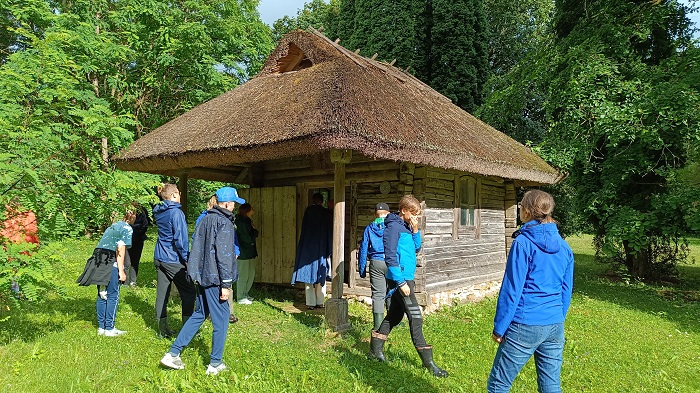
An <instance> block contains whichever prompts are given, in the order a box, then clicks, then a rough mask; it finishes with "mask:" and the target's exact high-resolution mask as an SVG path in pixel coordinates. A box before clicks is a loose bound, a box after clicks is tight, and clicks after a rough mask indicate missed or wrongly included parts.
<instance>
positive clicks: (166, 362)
mask: <svg viewBox="0 0 700 393" xmlns="http://www.w3.org/2000/svg"><path fill="white" fill-rule="evenodd" d="M160 364H162V365H163V366H165V367H169V368H172V369H174V370H182V369H183V368H185V363H183V362H182V359H180V355H177V356H173V355H172V354H171V353H170V352H168V353H166V354H165V356H163V358H162V359H160Z"/></svg>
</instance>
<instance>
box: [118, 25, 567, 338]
mask: <svg viewBox="0 0 700 393" xmlns="http://www.w3.org/2000/svg"><path fill="white" fill-rule="evenodd" d="M115 161H116V163H117V166H118V167H119V168H121V169H123V170H127V171H141V172H148V173H154V174H161V175H168V176H176V177H178V178H179V179H180V182H181V187H180V188H181V190H183V191H186V184H187V179H190V178H198V179H206V180H213V181H222V182H228V183H234V184H239V185H247V187H249V188H246V189H243V190H242V191H241V194H242V196H243V197H244V198H246V199H247V200H249V201H250V202H251V204H252V205H253V207H254V209H255V210H256V216H255V221H256V224H257V226H258V228H259V230H260V237H259V239H258V249H259V253H260V255H259V260H258V274H257V276H256V282H263V283H272V284H283V285H289V283H290V280H291V275H292V269H293V266H294V258H295V251H296V250H295V249H296V242H297V239H298V236H299V233H300V229H301V228H300V227H299V226H300V224H301V219H302V216H303V213H304V209H305V208H306V207H307V206H308V205H309V204H310V198H311V195H312V194H313V193H314V192H321V193H323V194H324V195H326V196H327V197H328V198H327V199H329V200H332V204H331V206H332V209H333V215H334V249H333V250H334V251H333V255H334V257H333V258H332V259H333V266H332V274H333V281H332V293H333V295H332V299H331V300H334V301H337V302H338V305H337V306H334V307H330V308H329V307H327V310H326V317H327V319H331V320H333V321H334V322H333V323H331V325H332V326H333V327H334V328H337V329H339V330H342V329H343V328H344V327H346V326H347V321H346V318H347V317H346V314H347V308H346V307H347V306H346V303H344V302H345V300H344V295H343V294H348V293H349V294H355V295H363V294H364V295H368V294H369V279H368V278H364V279H363V278H360V277H359V274H358V272H357V266H358V263H357V248H358V246H359V244H360V241H361V240H362V239H361V238H362V234H363V230H364V227H365V226H366V225H368V224H369V223H370V222H371V221H372V219H373V217H374V216H373V215H374V206H375V205H376V203H378V202H386V203H388V204H389V206H390V207H391V208H392V209H396V208H397V207H398V200H399V199H400V197H401V196H403V195H405V194H413V195H415V196H416V197H417V198H418V199H419V200H420V201H421V202H422V205H423V207H424V209H423V212H424V213H423V216H422V221H421V226H422V231H421V233H422V236H423V248H422V251H421V252H420V254H419V269H418V271H417V276H416V284H417V286H416V289H417V292H418V293H419V296H418V298H419V299H420V301H421V303H423V305H425V306H431V304H430V303H431V302H430V297H431V294H435V293H440V292H445V291H450V290H455V289H458V288H462V287H465V286H469V285H474V284H477V283H483V282H488V281H493V280H500V279H501V277H502V274H503V269H504V266H505V260H506V255H507V251H508V248H509V246H510V241H511V238H510V235H511V233H512V232H513V231H514V230H515V227H516V214H517V211H516V210H517V209H516V205H517V201H516V188H517V187H527V186H535V185H544V184H553V183H556V182H558V181H559V180H560V179H561V178H562V174H561V173H560V172H559V171H557V170H556V169H555V168H553V167H551V166H550V165H548V164H547V163H546V162H545V161H544V160H542V159H541V158H540V157H539V156H537V154H535V153H534V152H532V151H531V150H530V149H528V148H527V147H525V146H523V145H522V144H520V143H518V142H516V141H515V140H513V139H512V138H510V137H508V136H507V135H505V134H503V133H501V132H499V131H497V130H496V129H494V128H493V127H491V126H489V125H488V124H486V123H484V122H482V121H480V120H479V119H477V118H475V117H474V116H472V115H471V114H469V113H467V112H466V111H464V110H462V109H460V108H459V107H457V106H456V105H454V104H453V103H452V102H451V101H450V100H449V99H448V98H446V97H444V96H443V95H441V94H439V93H438V92H436V91H435V90H433V89H432V88H430V87H429V86H428V85H426V84H424V83H423V82H421V81H420V80H418V79H416V78H415V77H414V76H413V75H411V74H410V73H408V72H405V71H404V70H401V69H399V68H397V67H394V66H393V65H391V64H388V63H385V62H381V61H377V60H375V59H370V58H365V57H362V56H360V55H358V54H356V53H354V52H352V51H350V50H348V49H346V48H344V47H342V46H341V45H340V44H339V43H338V42H337V41H336V42H334V41H331V40H330V39H328V38H327V37H325V36H324V35H323V34H321V33H319V32H318V31H316V30H314V29H310V31H294V32H291V33H289V34H287V35H286V36H284V37H283V38H282V39H281V41H280V42H279V44H278V45H277V47H276V49H275V50H274V51H273V52H272V53H271V54H270V56H269V57H268V59H267V60H266V62H265V64H264V66H263V68H262V70H261V71H260V72H259V74H258V75H257V76H256V77H254V78H252V79H250V80H249V81H247V82H245V83H243V84H242V85H240V86H238V87H236V88H234V89H233V90H231V91H229V92H226V93H224V94H222V95H220V96H218V97H216V98H214V99H212V100H210V101H208V102H205V103H203V104H201V105H199V106H197V107H195V108H193V109H192V110H190V111H188V112H186V113H184V114H182V115H181V116H179V117H177V118H175V119H173V120H172V121H170V122H168V123H166V124H164V125H162V126H161V127H159V128H157V129H155V130H153V131H151V132H150V133H148V134H147V135H145V136H143V137H142V138H140V139H138V140H136V141H135V142H133V143H132V144H131V145H130V146H128V147H127V148H126V149H124V150H123V151H122V152H121V153H120V154H119V155H118V156H117V157H115ZM184 198H186V195H185V196H184ZM183 205H186V202H183ZM337 256H340V257H337ZM432 306H436V305H435V304H432ZM344 315H345V316H344ZM344 318H345V319H344Z"/></svg>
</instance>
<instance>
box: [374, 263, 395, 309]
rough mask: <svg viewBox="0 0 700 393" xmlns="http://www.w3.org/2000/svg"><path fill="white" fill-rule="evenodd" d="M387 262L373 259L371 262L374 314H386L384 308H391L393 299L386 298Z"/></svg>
mask: <svg viewBox="0 0 700 393" xmlns="http://www.w3.org/2000/svg"><path fill="white" fill-rule="evenodd" d="M386 271H387V267H386V262H384V261H381V260H378V259H372V260H370V261H369V284H370V288H371V290H372V312H373V313H375V314H384V306H385V305H386V309H387V310H388V309H389V308H390V307H391V297H389V298H387V297H386Z"/></svg>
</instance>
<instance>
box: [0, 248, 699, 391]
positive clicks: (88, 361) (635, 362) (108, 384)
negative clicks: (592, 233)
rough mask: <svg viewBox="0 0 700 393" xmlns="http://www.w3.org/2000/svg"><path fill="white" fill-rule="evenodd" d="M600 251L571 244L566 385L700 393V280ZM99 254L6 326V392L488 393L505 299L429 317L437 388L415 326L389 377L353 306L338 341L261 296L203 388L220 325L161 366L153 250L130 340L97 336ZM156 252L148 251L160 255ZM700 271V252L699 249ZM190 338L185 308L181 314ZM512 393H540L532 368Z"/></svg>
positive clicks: (298, 300) (124, 325) (313, 321)
mask: <svg viewBox="0 0 700 393" xmlns="http://www.w3.org/2000/svg"><path fill="white" fill-rule="evenodd" d="M590 240H591V239H590V237H576V238H571V239H569V241H570V243H571V245H572V247H573V248H574V250H575V252H576V281H575V288H574V299H573V302H572V308H571V311H570V314H569V318H568V321H567V325H566V327H567V331H566V332H567V343H566V347H565V353H564V367H563V372H562V380H563V389H564V391H565V392H698V391H700V323H699V321H698V318H699V316H700V300H699V297H698V289H699V288H700V285H699V284H700V266H698V265H694V264H689V265H684V266H681V267H680V269H681V274H682V277H683V278H684V279H685V280H686V281H684V283H683V284H681V285H679V286H676V287H662V286H649V285H642V284H628V283H625V282H610V281H608V280H607V279H603V278H601V277H602V274H603V273H604V272H605V271H606V267H605V266H602V265H598V264H596V263H594V262H593V257H592V254H593V251H592V248H591V245H590ZM93 243H94V242H93V241H71V242H66V243H65V252H64V255H63V256H62V260H63V261H64V265H63V266H62V267H61V269H62V271H63V274H62V276H61V277H62V279H61V284H64V285H66V286H68V293H69V295H70V298H69V299H60V298H58V297H56V296H50V297H49V298H48V299H47V301H46V302H43V303H33V302H23V305H22V308H21V309H11V310H10V311H6V310H3V311H4V314H2V315H1V316H4V317H8V316H9V318H6V319H5V318H3V321H2V322H0V359H1V361H0V392H104V393H106V392H122V391H125V392H184V391H198V392H214V391H216V392H222V391H228V392H237V391H242V392H248V391H251V392H304V391H321V390H322V391H328V392H386V393H394V392H483V391H484V390H485V389H484V387H485V384H486V378H487V376H488V373H489V370H490V367H491V362H492V361H493V355H494V353H495V350H496V345H495V344H494V343H493V342H492V341H491V339H490V332H491V329H492V319H493V313H494V308H495V299H487V300H485V301H483V302H481V303H478V304H466V305H459V306H455V307H452V308H449V309H443V310H441V311H439V312H437V313H434V314H431V315H429V316H427V318H426V319H425V325H424V326H425V327H424V330H425V335H426V337H427V339H428V342H429V343H431V344H433V345H434V346H435V358H436V359H435V360H436V363H437V364H438V365H440V366H441V367H443V368H445V369H447V370H448V371H449V372H450V377H449V378H447V379H435V378H433V377H431V376H430V375H429V374H428V373H427V372H426V371H424V370H423V369H422V368H421V367H420V360H419V358H418V356H417V354H416V353H415V350H414V349H413V347H412V345H411V341H410V335H409V331H408V326H406V324H403V325H401V326H399V327H398V328H397V329H396V330H395V331H394V332H393V333H392V334H391V336H390V340H389V342H388V343H387V347H386V354H387V356H388V357H389V359H390V363H388V364H381V363H377V362H374V361H369V360H367V359H366V353H367V351H368V336H369V331H370V324H371V311H370V310H369V309H368V307H367V306H365V305H363V304H360V303H357V302H354V301H350V319H351V322H352V326H353V328H352V330H350V331H349V332H347V333H345V334H344V335H342V336H339V335H336V334H332V333H329V332H328V331H327V329H326V326H325V325H324V322H323V318H322V315H321V314H319V313H316V312H314V313H308V312H304V313H296V312H290V310H293V309H294V305H301V304H303V299H302V296H303V293H301V292H299V291H296V290H292V289H282V288H275V287H260V286H255V287H254V289H253V291H252V296H254V297H255V298H256V299H258V300H259V301H256V302H255V303H254V304H253V305H251V306H237V307H236V310H235V312H236V315H237V316H238V317H239V318H240V321H239V322H238V323H237V324H234V325H231V327H230V329H229V333H228V341H227V343H226V350H225V353H224V361H225V362H226V363H227V365H228V366H229V370H227V371H225V372H223V373H221V374H220V375H218V376H216V377H209V376H206V375H204V370H205V365H206V364H207V363H208V361H209V351H210V348H211V324H210V323H209V322H206V323H205V324H204V326H203V329H202V333H201V335H200V336H199V337H197V338H195V340H194V341H193V342H192V343H191V344H190V346H189V347H188V348H187V349H186V350H185V351H184V352H183V354H182V358H183V361H184V362H185V363H186V365H187V367H186V369H185V370H182V371H174V370H165V369H163V368H161V367H159V365H158V361H159V359H160V357H161V356H162V355H163V354H164V353H165V352H166V351H167V349H168V348H169V346H170V343H171V341H170V340H164V339H159V338H157V337H156V333H155V327H156V326H155V322H154V310H153V307H154V303H155V273H154V271H153V264H152V263H150V262H148V260H149V258H148V255H151V253H152V247H153V244H152V241H151V242H148V243H147V247H146V250H144V255H145V256H146V258H144V259H145V260H146V261H145V262H142V268H141V275H140V276H139V281H140V284H141V286H140V287H139V288H136V289H126V288H125V289H123V290H122V301H121V303H120V305H119V311H118V313H117V327H119V328H120V329H125V330H128V331H129V333H128V334H127V335H126V336H124V337H118V338H106V337H98V336H97V335H96V322H95V311H94V299H95V290H94V288H85V287H78V286H77V285H75V284H73V282H74V280H75V279H76V278H77V276H78V275H79V273H80V272H81V271H82V267H83V264H84V261H85V259H86V258H87V257H88V256H89V255H90V253H91V252H92V247H93V246H94V244H93ZM149 247H150V248H149ZM692 252H693V256H694V257H695V258H696V259H697V260H700V242H699V241H697V240H694V242H693V243H692ZM170 307H171V308H170V313H171V316H172V317H171V319H172V320H173V325H176V326H177V327H179V325H180V319H179V315H178V313H179V300H178V299H177V298H176V299H174V300H173V301H171V304H170ZM512 391H513V392H534V391H536V374H535V369H534V365H533V364H532V362H530V363H528V365H527V366H526V367H525V369H524V370H523V372H521V374H520V376H519V377H518V379H517V380H516V383H515V385H514V386H513V389H512Z"/></svg>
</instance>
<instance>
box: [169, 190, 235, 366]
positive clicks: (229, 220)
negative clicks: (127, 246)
mask: <svg viewBox="0 0 700 393" xmlns="http://www.w3.org/2000/svg"><path fill="white" fill-rule="evenodd" d="M216 198H217V201H218V202H217V205H216V206H214V207H213V208H212V209H210V210H209V211H208V213H207V215H206V216H204V218H202V220H201V222H200V223H199V225H197V228H196V229H195V231H194V240H193V241H192V253H191V254H190V261H189V269H188V274H189V276H190V278H191V279H192V281H194V282H195V283H196V284H197V308H196V309H195V311H194V314H192V318H190V319H188V320H187V322H186V323H185V325H184V326H183V327H182V330H181V331H180V333H179V334H178V335H177V338H176V339H175V342H173V345H172V346H171V347H170V350H169V351H168V352H167V353H166V354H165V355H164V356H163V358H162V359H161V360H160V363H161V364H162V365H164V366H166V367H170V368H173V369H178V370H179V369H183V368H185V364H184V363H183V362H182V359H180V353H181V352H182V350H183V349H184V348H185V347H186V346H187V345H188V344H189V343H190V342H191V341H192V339H193V338H194V336H195V335H196V334H197V332H198V331H199V328H200V327H201V326H202V324H203V323H204V321H205V320H206V318H207V316H211V324H212V326H213V327H214V329H213V332H212V340H211V356H210V361H209V365H208V366H207V371H206V373H207V374H208V375H216V374H218V373H219V372H221V371H222V370H224V369H225V368H226V365H225V364H224V363H223V361H222V357H223V354H224V346H225V345H226V333H227V331H228V324H229V316H230V314H231V311H230V308H229V304H228V299H229V297H231V296H232V293H231V285H232V284H233V283H234V282H235V281H236V279H237V278H238V267H237V265H236V250H235V247H234V238H235V237H236V229H235V227H234V225H233V209H234V208H235V205H236V203H245V200H244V199H243V198H240V197H238V192H237V191H236V189H235V188H233V187H222V188H220V189H219V190H218V191H216Z"/></svg>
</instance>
